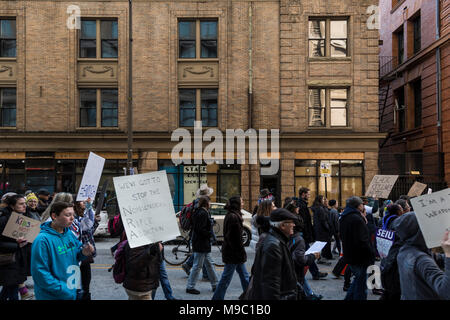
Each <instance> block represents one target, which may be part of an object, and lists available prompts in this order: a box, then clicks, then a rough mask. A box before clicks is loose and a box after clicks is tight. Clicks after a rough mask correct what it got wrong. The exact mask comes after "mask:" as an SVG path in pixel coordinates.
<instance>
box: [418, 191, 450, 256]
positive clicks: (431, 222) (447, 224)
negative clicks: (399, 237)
mask: <svg viewBox="0 0 450 320" xmlns="http://www.w3.org/2000/svg"><path fill="white" fill-rule="evenodd" d="M411 204H412V205H413V208H414V212H415V213H416V217H417V221H418V222H419V226H420V230H421V231H422V234H423V237H424V239H425V242H426V244H427V247H428V248H430V249H431V248H435V247H440V246H441V240H442V237H443V236H444V233H445V231H446V230H449V231H450V189H445V190H442V191H438V192H435V193H432V194H426V195H423V196H420V197H417V198H412V199H411Z"/></svg>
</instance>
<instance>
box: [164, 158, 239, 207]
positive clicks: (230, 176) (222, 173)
mask: <svg viewBox="0 0 450 320" xmlns="http://www.w3.org/2000/svg"><path fill="white" fill-rule="evenodd" d="M158 167H159V170H165V171H166V172H167V178H168V180H169V187H170V191H171V194H172V199H173V204H174V207H175V211H177V212H178V211H180V210H181V209H182V208H183V206H184V205H186V204H188V203H191V202H192V201H193V200H194V199H195V198H196V195H195V193H196V192H197V190H198V189H199V188H200V185H202V184H204V183H207V184H208V186H209V187H211V188H213V189H214V193H213V194H212V195H211V196H210V197H211V202H220V203H226V202H227V200H228V199H229V198H230V197H232V196H235V195H240V193H241V171H240V165H226V164H223V165H221V164H210V165H205V164H202V165H180V166H174V165H173V163H172V161H171V160H163V159H161V160H158Z"/></svg>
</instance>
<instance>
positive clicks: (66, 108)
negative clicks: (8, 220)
mask: <svg viewBox="0 0 450 320" xmlns="http://www.w3.org/2000/svg"><path fill="white" fill-rule="evenodd" d="M376 2H377V1H375V0H367V1H366V0H365V1H354V0H345V1H341V0H339V1H338V0H336V1H334V0H333V1H328V0H327V1H325V0H305V1H298V0H280V1H270V0H258V1H231V0H229V1H225V0H217V1H208V2H200V1H152V0H134V1H132V3H133V7H132V13H133V16H132V30H133V31H132V32H133V36H132V38H133V47H132V53H133V54H132V57H133V61H132V66H133V70H132V79H133V81H132V85H133V87H132V92H133V99H132V100H133V132H134V133H133V135H134V143H133V152H134V156H133V157H134V160H135V162H136V163H135V165H136V166H137V167H138V170H139V173H142V172H146V171H153V170H158V169H165V170H167V172H168V173H169V175H170V177H171V180H170V181H171V183H172V186H173V188H172V189H173V196H174V201H175V204H176V205H182V204H183V203H186V202H188V201H189V200H190V199H189V198H190V194H191V192H192V190H193V189H195V188H196V187H198V184H199V183H201V182H203V181H207V182H208V183H209V184H211V185H212V186H213V187H214V188H215V191H216V192H215V194H216V196H215V198H214V197H213V200H215V201H220V202H223V201H225V200H226V198H227V197H229V196H231V195H232V193H240V194H241V195H242V197H243V199H244V200H245V203H246V208H247V209H249V208H251V207H252V206H253V205H254V204H255V203H256V200H257V197H258V194H259V190H260V187H269V188H272V189H274V190H275V192H276V194H277V198H278V202H280V201H281V199H284V197H286V196H293V195H296V193H297V191H298V188H299V187H301V186H307V187H309V188H310V189H311V190H312V193H313V195H315V194H317V193H320V194H324V193H325V188H326V190H327V196H328V198H329V199H332V198H336V199H337V200H340V201H344V200H345V198H346V197H348V196H349V195H353V194H362V193H363V192H364V190H365V188H366V187H367V186H368V184H369V183H370V181H371V179H372V177H373V176H374V175H375V174H376V173H377V172H378V145H379V142H380V141H381V140H382V139H383V138H384V137H385V136H386V135H385V134H380V133H379V121H378V54H379V48H378V40H379V36H378V30H376V29H372V28H369V27H368V24H367V20H368V19H369V17H370V15H369V14H368V13H367V9H368V7H369V6H371V5H374V4H377V3H376ZM70 5H76V6H78V7H79V8H80V15H81V29H70V28H68V21H69V24H70V21H71V20H70V16H71V14H73V11H71V10H69V11H68V6H70ZM128 10H129V4H128V1H124V0H115V1H67V2H66V1H0V19H1V20H2V21H1V23H3V24H1V26H2V27H4V28H5V30H6V31H8V30H9V31H8V32H6V31H5V32H6V34H9V38H8V37H6V38H4V39H3V38H2V39H1V40H0V41H6V42H5V44H7V45H9V46H12V43H14V41H15V45H16V50H15V51H16V52H15V54H13V52H12V51H11V50H10V51H7V52H3V54H2V55H1V57H0V63H1V65H2V69H0V87H1V89H2V90H5V88H6V90H5V91H2V94H3V96H2V99H3V98H4V101H6V102H8V101H10V102H9V103H4V104H3V105H2V112H4V113H3V114H4V116H3V118H2V121H3V122H2V123H1V124H0V155H1V157H0V159H1V161H2V163H1V165H2V171H1V181H0V182H1V188H2V192H5V191H7V190H12V189H21V188H22V189H23V188H30V187H32V188H37V187H42V186H44V187H47V188H48V189H51V190H55V191H73V192H74V191H76V188H77V186H78V184H79V182H80V180H81V176H82V173H83V167H84V165H85V162H86V159H87V156H88V153H89V151H93V152H96V153H98V154H100V155H102V156H104V157H105V158H107V162H106V167H105V170H104V173H103V178H102V179H107V178H110V177H112V176H115V175H120V174H123V167H124V166H126V165H125V161H126V156H127V154H126V150H127V132H126V131H127V106H128V99H127V94H128V76H129V74H128V71H129V70H128V52H129V34H128V28H129V15H128V12H129V11H128ZM7 20H14V21H15V22H14V25H13V23H11V21H7ZM3 21H5V22H3ZM13 27H14V28H15V30H14V31H15V32H12V31H11V30H13ZM0 32H1V30H0ZM6 47H8V46H6ZM5 68H6V69H5ZM3 69H5V70H4V71H2V70H3ZM7 88H12V89H11V90H8V89H7ZM14 89H15V90H14ZM2 101H3V100H2ZM11 101H13V102H11ZM8 106H9V109H8ZM7 110H14V111H7ZM193 120H201V121H203V123H204V127H216V128H218V129H219V130H221V132H225V130H226V129H243V130H247V129H248V128H254V129H256V130H259V129H279V130H280V149H279V156H280V160H281V161H280V170H279V172H278V174H276V175H273V176H262V175H261V174H260V165H259V164H257V165H254V164H248V163H245V164H240V165H238V164H235V165H232V166H226V165H219V164H212V165H196V166H187V165H186V166H174V165H173V163H171V161H170V152H171V150H172V148H173V147H174V145H175V144H176V143H177V142H173V141H171V134H172V132H173V131H174V130H175V129H177V128H179V127H183V128H186V129H189V130H190V129H192V121H193ZM269 145H270V144H269ZM324 162H327V163H329V164H330V166H331V172H332V176H331V177H330V178H328V179H327V180H326V187H325V179H324V178H322V177H320V173H319V168H320V165H321V164H322V163H324ZM21 182H24V183H25V184H26V185H25V186H23V185H21ZM110 188H112V183H111V184H110ZM110 191H112V189H111V190H110Z"/></svg>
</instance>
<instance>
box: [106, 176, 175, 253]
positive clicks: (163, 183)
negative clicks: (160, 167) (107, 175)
mask: <svg viewBox="0 0 450 320" xmlns="http://www.w3.org/2000/svg"><path fill="white" fill-rule="evenodd" d="M113 181H114V188H115V190H116V194H117V202H118V204H119V209H120V215H121V217H122V221H123V225H124V228H125V233H126V235H127V238H128V243H129V244H130V247H131V248H135V247H140V246H143V245H147V244H150V243H155V242H158V241H167V240H172V239H175V238H176V237H177V236H179V235H180V229H179V228H178V222H177V218H176V216H175V210H174V207H173V201H172V197H171V194H170V189H169V183H168V180H167V175H166V171H156V172H150V173H144V174H138V175H130V176H122V177H114V178H113Z"/></svg>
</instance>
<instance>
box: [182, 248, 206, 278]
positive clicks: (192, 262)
mask: <svg viewBox="0 0 450 320" xmlns="http://www.w3.org/2000/svg"><path fill="white" fill-rule="evenodd" d="M184 264H185V265H186V266H188V267H189V269H192V266H193V264H194V255H193V254H191V255H190V257H189V258H188V259H187V261H186V262H185V263H184ZM202 273H203V278H205V279H207V278H208V272H207V271H206V267H205V265H203V268H202Z"/></svg>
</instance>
